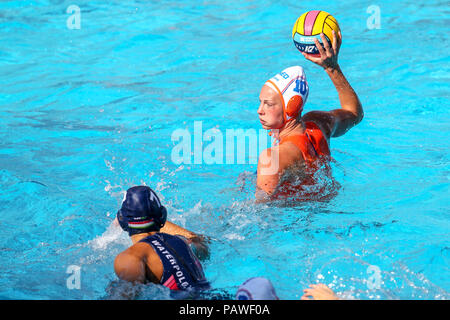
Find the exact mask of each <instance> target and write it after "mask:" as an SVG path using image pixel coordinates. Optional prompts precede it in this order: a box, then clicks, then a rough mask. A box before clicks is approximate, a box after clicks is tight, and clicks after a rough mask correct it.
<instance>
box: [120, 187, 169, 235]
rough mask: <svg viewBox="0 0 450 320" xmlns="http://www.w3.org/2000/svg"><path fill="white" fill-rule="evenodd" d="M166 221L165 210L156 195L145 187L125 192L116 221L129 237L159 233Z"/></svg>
mask: <svg viewBox="0 0 450 320" xmlns="http://www.w3.org/2000/svg"><path fill="white" fill-rule="evenodd" d="M166 219H167V210H166V208H165V207H164V206H162V205H161V202H160V201H159V198H158V196H157V195H156V193H155V192H154V191H153V190H152V189H150V188H149V187H147V186H136V187H132V188H130V189H128V190H127V194H126V196H125V199H124V200H123V202H122V207H121V208H120V210H119V211H118V212H117V220H118V221H119V224H120V226H121V227H122V229H123V230H124V231H127V232H128V234H129V235H130V236H132V235H134V234H138V233H146V232H152V231H159V230H160V229H161V228H162V227H163V226H164V224H165V223H166Z"/></svg>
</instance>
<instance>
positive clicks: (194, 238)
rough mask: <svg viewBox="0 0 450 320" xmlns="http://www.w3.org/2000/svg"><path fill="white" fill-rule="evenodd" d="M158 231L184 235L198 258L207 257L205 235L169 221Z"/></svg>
mask: <svg viewBox="0 0 450 320" xmlns="http://www.w3.org/2000/svg"><path fill="white" fill-rule="evenodd" d="M160 232H163V233H168V234H170V235H173V236H175V235H180V236H183V237H185V238H186V240H187V241H188V243H189V244H192V245H193V246H194V249H195V250H194V252H195V254H196V256H197V257H198V258H199V259H200V260H205V259H207V258H209V248H208V239H207V238H206V237H205V236H203V235H199V234H196V233H194V232H192V231H189V230H187V229H184V228H182V227H180V226H179V225H176V224H175V223H172V222H169V221H167V222H166V224H165V225H164V227H162V228H161V230H160Z"/></svg>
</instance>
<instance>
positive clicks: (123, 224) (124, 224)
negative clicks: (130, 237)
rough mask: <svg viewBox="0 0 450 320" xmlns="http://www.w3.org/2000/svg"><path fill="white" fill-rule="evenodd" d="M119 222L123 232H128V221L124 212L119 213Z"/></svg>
mask: <svg viewBox="0 0 450 320" xmlns="http://www.w3.org/2000/svg"><path fill="white" fill-rule="evenodd" d="M117 221H119V225H120V227H121V228H122V230H123V231H126V232H128V219H127V218H126V217H124V216H123V214H122V210H119V211H117Z"/></svg>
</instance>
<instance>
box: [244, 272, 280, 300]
mask: <svg viewBox="0 0 450 320" xmlns="http://www.w3.org/2000/svg"><path fill="white" fill-rule="evenodd" d="M236 300H278V297H277V294H276V293H275V289H274V288H273V285H272V283H271V282H270V280H269V279H266V278H262V277H255V278H250V279H248V280H247V281H245V282H244V283H243V284H241V285H240V286H239V289H238V291H237V293H236Z"/></svg>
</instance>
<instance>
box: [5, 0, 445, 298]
mask: <svg viewBox="0 0 450 320" xmlns="http://www.w3.org/2000/svg"><path fill="white" fill-rule="evenodd" d="M71 4H76V5H78V6H79V7H80V9H81V25H80V26H81V29H69V28H68V27H67V24H66V21H67V19H68V18H69V17H70V14H69V13H66V9H67V7H68V6H69V5H71ZM371 4H372V2H370V1H345V3H342V2H339V3H338V2H335V3H330V2H329V1H315V2H314V7H311V6H312V4H308V3H305V2H299V1H283V4H282V3H281V2H280V1H268V0H261V1H208V2H201V3H199V2H198V1H176V2H175V1H174V2H171V1H155V2H150V1H108V3H105V2H103V1H85V0H78V1H76V3H74V2H73V1H9V2H2V3H1V4H0V83H1V86H0V108H1V119H0V188H1V193H0V227H1V229H2V232H1V233H0V243H1V245H0V251H1V253H0V265H1V266H2V276H1V277H0V298H2V299H103V298H117V296H115V295H114V293H112V292H111V283H114V281H115V280H116V276H115V274H114V270H113V261H114V258H115V256H116V254H117V253H119V252H120V251H122V250H124V249H125V248H126V247H127V246H128V245H129V244H130V240H129V239H128V237H127V235H126V234H124V233H122V232H121V230H119V229H117V228H116V227H113V226H111V222H112V221H113V219H114V217H115V213H116V211H117V209H118V207H119V205H120V203H121V200H122V193H123V192H124V191H125V190H126V189H127V188H129V187H131V186H133V185H137V184H144V183H145V184H147V185H149V186H151V187H152V188H154V189H155V190H156V191H157V192H158V194H159V195H160V196H161V198H162V199H163V201H164V203H165V204H166V206H167V208H168V209H169V219H170V220H172V221H174V222H176V223H178V224H180V225H182V226H184V227H186V228H188V229H191V230H193V231H195V232H198V233H203V234H206V235H209V236H211V237H212V238H213V240H212V242H211V245H210V248H211V257H210V259H209V260H207V261H205V262H204V269H205V272H206V275H207V277H208V279H209V280H210V281H211V283H212V285H213V286H214V287H215V288H217V289H219V290H222V291H226V292H228V293H230V294H233V293H234V292H235V290H236V288H237V286H238V285H239V284H240V283H242V282H243V281H244V280H246V279H247V278H249V277H253V276H265V277H268V278H270V279H271V280H272V282H273V283H274V286H275V289H276V291H277V294H278V296H279V297H280V298H281V299H294V300H296V299H299V298H300V297H301V295H302V290H303V289H304V288H306V287H307V286H308V285H309V284H310V283H316V282H322V283H325V284H327V285H329V286H330V287H332V288H333V290H335V291H336V292H337V293H338V294H339V295H340V296H341V297H343V298H348V299H448V298H450V294H449V292H450V281H449V275H450V272H449V261H450V260H449V259H450V255H449V246H450V243H449V233H450V232H449V231H450V228H449V227H450V223H449V218H450V214H449V212H450V203H449V177H450V175H449V169H450V166H449V164H450V157H449V153H448V150H449V148H450V142H449V141H450V139H449V138H450V135H449V129H450V126H449V119H450V117H449V116H450V114H449V108H448V99H449V84H450V78H449V74H450V73H449V71H450V70H449V60H450V57H449V38H448V36H447V34H448V32H447V31H448V25H449V18H448V17H449V8H448V3H447V2H445V1H429V2H427V3H424V4H419V3H416V2H415V1H397V2H392V1H381V0H380V1H377V3H376V4H377V5H378V6H379V7H380V9H381V28H380V29H369V28H368V27H367V22H366V21H367V19H368V18H369V16H370V13H367V12H366V10H367V8H368V7H369V6H370V5H371ZM313 9H321V10H325V11H327V12H330V13H332V14H333V15H334V16H335V17H336V18H337V20H338V21H339V24H340V26H341V29H342V33H343V45H342V48H341V52H340V57H339V61H340V64H341V67H342V69H343V71H344V73H345V75H346V76H347V78H348V80H349V81H350V83H351V84H352V86H353V87H354V89H355V91H356V92H357V93H358V95H359V98H360V100H361V102H362V104H363V106H364V109H365V118H364V120H363V122H361V124H359V125H358V126H357V127H355V128H353V129H352V130H350V131H349V132H348V133H347V134H346V135H345V136H343V137H340V138H337V139H333V140H332V142H331V152H332V156H333V158H334V161H333V162H332V164H331V165H332V170H333V179H334V180H335V181H336V182H337V183H338V185H339V187H338V188H337V194H336V195H335V196H334V197H332V199H331V200H329V201H325V202H314V201H312V202H305V203H297V204H295V205H293V206H292V205H291V206H282V205H276V204H275V205H266V204H258V205H256V204H254V203H253V199H254V195H253V191H254V186H255V176H254V174H253V173H254V171H255V170H256V165H255V164H254V163H250V162H247V163H245V164H212V165H209V164H205V163H202V164H193V163H192V164H176V163H174V162H173V161H172V160H171V151H172V148H173V147H174V145H175V143H174V142H173V141H172V140H171V135H172V133H173V132H174V130H176V129H188V130H189V131H190V132H193V128H194V121H202V126H203V130H204V131H206V130H207V129H211V128H216V129H217V130H220V131H221V132H225V130H226V129H238V128H243V129H255V130H259V129H260V123H259V121H258V118H257V114H256V110H257V108H258V104H259V101H258V96H259V90H260V88H261V86H262V84H263V83H264V82H265V80H267V79H268V78H270V77H271V76H272V75H274V74H275V73H277V72H279V71H281V70H282V69H284V68H286V67H288V66H291V65H296V64H300V65H302V66H304V68H305V71H306V74H307V77H308V81H309V86H310V95H309V98H308V102H307V104H306V106H305V111H306V112H307V111H310V110H330V109H332V108H336V107H339V102H338V97H337V93H336V91H335V89H334V87H333V85H332V83H331V81H330V80H329V79H328V78H327V76H326V74H325V73H324V72H323V71H322V70H321V69H320V68H319V67H317V66H316V65H313V64H312V63H311V62H309V61H306V60H305V59H304V58H303V57H302V56H301V55H300V54H299V53H298V52H297V51H296V49H295V47H294V44H293V42H292V39H291V30H292V26H293V24H294V22H295V20H296V19H297V17H298V16H299V15H300V14H302V13H303V12H305V11H307V10H313ZM72 265H75V266H79V267H80V268H81V269H80V275H81V283H80V287H79V289H77V288H75V289H71V290H70V289H69V288H68V286H67V281H68V278H69V277H70V275H71V274H69V273H67V272H66V271H67V270H68V267H69V266H72ZM373 266H375V267H376V268H378V270H379V271H380V273H379V275H380V277H378V279H380V281H381V282H378V286H376V287H373V286H371V285H370V284H371V283H372V282H371V281H373V279H374V278H373V276H374V274H373V273H371V272H370V270H372V269H370V267H373ZM140 298H142V299H167V298H169V296H168V292H167V290H165V289H164V288H161V287H159V286H156V285H149V286H147V287H145V288H143V293H142V294H141V296H140Z"/></svg>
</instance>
